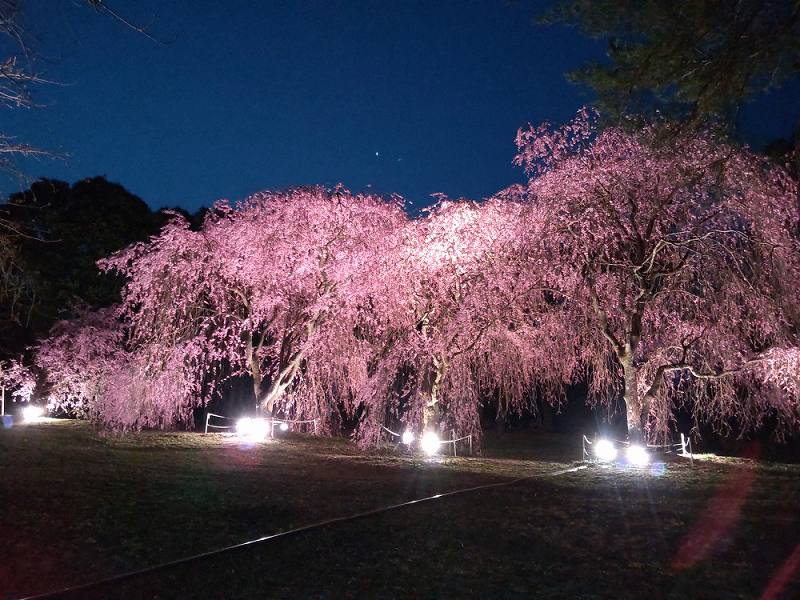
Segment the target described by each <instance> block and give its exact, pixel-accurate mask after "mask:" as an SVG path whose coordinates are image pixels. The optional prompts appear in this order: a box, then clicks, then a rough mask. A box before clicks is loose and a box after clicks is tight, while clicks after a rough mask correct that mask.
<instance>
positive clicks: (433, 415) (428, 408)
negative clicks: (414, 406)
mask: <svg viewBox="0 0 800 600" xmlns="http://www.w3.org/2000/svg"><path fill="white" fill-rule="evenodd" d="M446 372H447V363H446V362H445V361H444V360H441V359H438V358H434V359H433V369H432V371H431V372H429V373H428V377H427V378H426V379H428V381H429V383H428V387H429V390H428V392H427V393H426V394H425V396H426V399H425V406H424V407H423V409H422V431H427V430H428V429H434V430H435V429H438V428H439V415H438V413H439V407H438V406H437V405H438V402H439V392H440V390H441V389H442V382H443V381H444V376H445V373H446Z"/></svg>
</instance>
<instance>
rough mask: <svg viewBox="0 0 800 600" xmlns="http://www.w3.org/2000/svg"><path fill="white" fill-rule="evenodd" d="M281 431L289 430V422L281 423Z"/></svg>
mask: <svg viewBox="0 0 800 600" xmlns="http://www.w3.org/2000/svg"><path fill="white" fill-rule="evenodd" d="M281 431H289V424H288V423H281Z"/></svg>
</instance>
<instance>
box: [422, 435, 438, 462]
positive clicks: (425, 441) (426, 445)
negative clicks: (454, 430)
mask: <svg viewBox="0 0 800 600" xmlns="http://www.w3.org/2000/svg"><path fill="white" fill-rule="evenodd" d="M439 444H441V441H440V440H439V436H438V435H436V433H435V432H433V431H426V432H425V434H424V435H423V436H422V440H421V441H420V446H421V447H422V451H423V452H424V453H425V454H427V455H428V456H433V455H434V454H436V452H437V451H438V450H439Z"/></svg>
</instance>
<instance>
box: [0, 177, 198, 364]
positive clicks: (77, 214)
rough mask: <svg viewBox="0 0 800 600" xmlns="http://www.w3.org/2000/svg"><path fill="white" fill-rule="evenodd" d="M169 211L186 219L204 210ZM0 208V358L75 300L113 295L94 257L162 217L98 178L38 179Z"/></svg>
mask: <svg viewBox="0 0 800 600" xmlns="http://www.w3.org/2000/svg"><path fill="white" fill-rule="evenodd" d="M171 210H173V211H177V212H180V213H182V214H184V216H186V217H187V218H189V220H190V221H191V222H192V223H193V224H199V222H200V221H201V220H202V215H203V212H204V209H201V210H200V211H198V213H196V214H194V215H190V214H188V213H187V212H186V211H185V210H183V209H180V208H176V209H171ZM0 211H2V213H1V214H2V218H3V219H4V220H5V221H6V222H7V223H9V224H10V228H8V229H7V230H6V231H5V232H4V233H3V235H2V237H1V238H0V248H1V249H2V256H0V262H1V263H2V271H0V278H2V281H0V286H2V287H1V289H0V358H11V357H18V356H19V355H20V354H21V353H23V352H24V351H25V349H26V348H27V347H28V346H30V345H31V344H33V343H35V341H36V339H38V338H41V337H43V336H45V335H46V334H47V332H48V331H49V329H50V328H51V327H52V326H53V324H54V323H56V322H57V321H59V320H61V319H66V318H70V317H71V316H72V315H73V312H74V309H75V308H77V307H81V306H88V307H92V308H99V307H104V306H109V305H111V304H114V303H115V302H118V301H119V293H120V289H121V286H122V280H121V278H120V277H118V276H114V275H111V274H105V273H101V272H100V271H99V270H98V268H97V264H96V262H97V260H98V259H100V258H103V257H106V256H109V255H111V254H113V253H114V252H116V251H118V250H121V249H122V248H125V247H126V246H128V245H130V244H132V243H134V242H138V241H145V240H147V239H148V237H149V236H151V235H153V234H155V233H157V232H158V231H159V230H160V229H161V226H162V225H163V224H164V223H165V222H166V220H167V219H168V214H167V213H166V212H165V210H163V209H160V210H152V209H151V208H150V207H149V206H148V205H147V204H146V203H145V202H144V201H143V200H142V199H141V198H139V197H138V196H136V195H134V194H132V193H131V192H129V191H128V190H126V189H125V188H124V187H123V186H121V185H119V184H117V183H113V182H110V181H108V180H106V179H105V178H104V177H91V178H87V179H82V180H80V181H77V182H75V183H74V184H72V185H70V184H69V183H66V182H63V181H56V180H50V179H42V180H39V181H36V182H34V183H33V184H32V185H31V186H30V188H28V189H27V190H25V191H22V192H18V193H15V194H12V195H11V196H10V197H9V198H8V199H7V201H6V202H5V203H3V204H2V206H0Z"/></svg>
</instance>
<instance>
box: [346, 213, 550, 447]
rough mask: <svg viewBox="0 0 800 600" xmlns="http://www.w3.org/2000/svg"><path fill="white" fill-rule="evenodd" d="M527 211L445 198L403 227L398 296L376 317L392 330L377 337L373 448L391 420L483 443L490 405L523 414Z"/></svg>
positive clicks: (528, 367) (369, 415)
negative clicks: (492, 400)
mask: <svg viewBox="0 0 800 600" xmlns="http://www.w3.org/2000/svg"><path fill="white" fill-rule="evenodd" d="M522 211H523V207H522V206H521V205H520V204H519V203H518V202H515V201H512V200H509V199H507V198H499V197H498V198H493V199H489V200H486V201H484V202H480V203H477V202H468V201H463V200H462V201H450V200H446V199H440V201H439V202H438V203H437V204H436V205H435V206H434V207H433V208H432V209H430V211H429V212H428V214H427V215H425V216H424V217H423V218H420V219H416V220H414V221H410V222H409V223H408V224H407V225H406V228H405V236H404V243H403V245H402V246H401V247H400V249H399V251H398V252H397V254H396V256H395V258H394V259H393V260H392V272H391V274H390V280H391V282H392V287H393V289H394V290H396V291H399V292H401V293H395V295H394V296H392V297H388V298H383V299H382V300H381V302H380V303H379V308H380V310H378V311H377V312H378V314H379V317H378V320H379V321H380V320H381V319H383V320H384V322H385V325H384V327H383V328H382V329H381V331H382V333H383V334H382V335H378V336H375V337H374V341H376V342H377V343H376V351H375V354H374V356H375V358H374V360H373V361H372V364H373V367H372V368H371V369H370V378H369V381H368V385H367V389H368V390H369V392H368V395H369V397H367V398H364V400H363V405H364V407H365V409H366V410H365V415H364V419H363V421H362V424H361V429H360V432H359V433H360V436H361V439H362V440H368V441H373V440H374V439H376V438H377V437H378V436H379V435H380V433H381V432H380V425H381V424H383V423H384V422H385V419H388V420H389V421H390V422H391V421H395V422H396V421H401V422H404V423H405V424H406V425H405V426H406V427H408V428H409V429H412V430H416V431H417V432H419V431H420V430H427V429H433V430H440V429H442V428H445V427H447V428H453V429H455V430H456V431H457V432H458V433H459V435H464V434H467V433H471V434H473V435H475V436H480V419H479V408H480V406H481V403H482V402H483V401H484V400H485V399H486V398H487V397H491V396H494V397H497V398H499V399H500V401H501V402H502V403H503V405H504V406H506V407H509V406H510V407H512V408H520V407H521V406H522V405H523V403H524V401H525V397H526V393H527V392H528V391H529V389H530V387H531V385H532V381H533V373H532V369H533V368H534V367H535V363H534V362H533V360H532V358H533V356H532V353H531V340H530V338H529V337H527V336H526V331H527V329H526V316H525V315H524V314H522V312H521V310H520V307H522V306H523V303H521V302H520V301H519V299H520V298H522V297H526V298H528V299H529V302H527V303H525V304H524V305H525V307H526V308H528V309H530V307H531V306H532V305H533V303H534V302H535V300H536V298H534V297H532V295H531V293H530V290H528V289H526V284H525V282H523V281H522V280H521V279H520V274H521V273H522V268H521V267H520V264H519V257H520V253H519V252H518V251H517V248H518V245H519V241H520V240H521V238H520V237H519V235H518V234H519V223H520V215H521V214H522Z"/></svg>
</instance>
